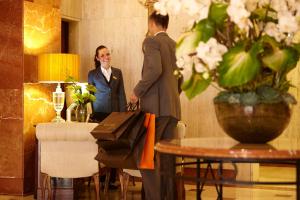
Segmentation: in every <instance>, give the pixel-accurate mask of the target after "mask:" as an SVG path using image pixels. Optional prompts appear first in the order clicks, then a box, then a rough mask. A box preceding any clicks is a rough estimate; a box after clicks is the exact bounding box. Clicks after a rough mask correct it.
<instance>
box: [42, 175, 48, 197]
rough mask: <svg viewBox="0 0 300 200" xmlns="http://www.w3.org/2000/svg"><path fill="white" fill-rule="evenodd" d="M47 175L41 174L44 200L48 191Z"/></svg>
mask: <svg viewBox="0 0 300 200" xmlns="http://www.w3.org/2000/svg"><path fill="white" fill-rule="evenodd" d="M47 176H48V175H47V174H44V173H41V175H40V177H41V193H42V194H41V195H42V200H45V191H46V182H47Z"/></svg>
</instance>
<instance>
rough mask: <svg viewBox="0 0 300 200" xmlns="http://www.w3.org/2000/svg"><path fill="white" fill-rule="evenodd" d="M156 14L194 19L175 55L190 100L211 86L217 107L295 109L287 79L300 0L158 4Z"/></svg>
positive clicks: (167, 0)
mask: <svg viewBox="0 0 300 200" xmlns="http://www.w3.org/2000/svg"><path fill="white" fill-rule="evenodd" d="M154 8H155V9H156V11H157V12H159V13H160V14H162V15H166V14H172V15H176V14H178V13H179V12H186V13H187V14H188V15H189V16H190V17H191V22H192V23H191V24H192V27H191V28H190V30H189V31H188V32H186V33H185V34H183V36H182V37H181V38H180V39H179V41H178V43H177V52H176V56H177V65H178V67H179V69H180V70H179V71H178V73H177V74H179V75H182V76H184V79H185V82H184V84H183V85H182V89H183V90H184V91H185V93H186V95H187V97H188V98H189V99H192V98H193V97H195V96H196V95H198V94H200V93H201V92H203V91H204V90H205V89H206V88H207V87H208V86H209V85H211V84H212V85H213V86H215V87H216V88H218V89H220V91H221V92H220V93H219V95H218V96H217V97H216V98H215V101H218V100H219V101H226V102H232V103H242V104H246V105H249V104H250V105H254V104H257V103H261V102H266V103H268V102H281V101H283V102H286V103H287V104H290V103H296V100H295V99H294V98H293V96H292V95H290V94H289V93H288V89H289V87H290V86H291V84H290V82H289V81H288V80H287V74H288V72H290V71H291V70H292V69H293V68H295V67H296V65H297V62H298V59H299V53H300V44H299V43H298V42H297V40H296V39H295V38H296V35H297V33H298V31H299V19H300V0H159V1H158V2H157V3H155V4H154ZM215 83H217V84H215Z"/></svg>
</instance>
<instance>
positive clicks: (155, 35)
mask: <svg viewBox="0 0 300 200" xmlns="http://www.w3.org/2000/svg"><path fill="white" fill-rule="evenodd" d="M165 32H166V31H158V32H157V33H155V34H154V36H157V35H158V34H160V33H165Z"/></svg>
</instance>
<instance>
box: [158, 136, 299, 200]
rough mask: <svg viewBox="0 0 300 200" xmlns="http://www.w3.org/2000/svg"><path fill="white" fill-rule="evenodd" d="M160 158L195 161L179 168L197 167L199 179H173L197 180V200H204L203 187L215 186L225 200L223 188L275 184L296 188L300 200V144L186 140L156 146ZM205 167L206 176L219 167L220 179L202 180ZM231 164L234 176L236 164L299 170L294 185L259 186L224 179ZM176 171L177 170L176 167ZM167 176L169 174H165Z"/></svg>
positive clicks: (292, 141) (250, 182) (297, 141)
mask: <svg viewBox="0 0 300 200" xmlns="http://www.w3.org/2000/svg"><path fill="white" fill-rule="evenodd" d="M155 149H156V151H157V152H158V153H159V154H167V155H170V156H174V157H184V158H194V159H195V162H185V163H177V164H176V165H177V166H178V165H181V166H186V165H195V166H196V169H197V176H196V177H186V176H184V175H183V176H181V177H178V174H177V177H176V176H175V174H172V177H176V178H180V179H183V180H194V181H195V182H196V183H197V193H196V195H197V199H201V192H202V189H203V186H204V183H213V184H215V185H216V191H217V193H218V199H223V185H224V184H264V185H265V184H270V185H271V184H272V185H296V192H297V200H300V140H298V139H297V138H295V139H277V140H274V141H272V142H270V143H267V144H241V143H238V142H236V141H234V140H232V139H230V138H185V139H176V140H165V141H160V142H159V143H157V145H156V147H155ZM203 163H206V164H208V167H207V168H206V172H205V174H206V175H207V173H209V172H210V171H211V172H212V170H211V163H218V166H219V167H218V172H219V173H218V174H219V176H218V177H215V176H213V173H212V178H210V179H208V178H207V176H206V175H204V177H203V178H202V177H201V178H200V165H201V164H203ZM224 163H232V165H233V166H234V170H235V174H237V173H238V169H237V167H236V163H280V164H292V165H295V166H296V180H295V181H293V182H275V181H272V182H257V181H239V180H236V179H235V177H232V178H225V177H223V176H222V172H223V164H224ZM174 167H176V166H174ZM162 174H163V175H168V176H170V174H168V172H162Z"/></svg>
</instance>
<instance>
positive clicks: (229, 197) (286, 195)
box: [0, 183, 296, 200]
mask: <svg viewBox="0 0 300 200" xmlns="http://www.w3.org/2000/svg"><path fill="white" fill-rule="evenodd" d="M185 189H186V199H187V200H193V199H195V195H196V191H195V186H192V185H187V186H186V188H185ZM216 197H217V196H216V191H215V188H214V187H212V186H207V187H205V190H204V192H203V195H202V199H203V200H216ZM94 199H95V195H94V190H93V188H88V187H86V188H85V190H84V191H82V192H81V193H80V195H79V198H78V200H94ZM108 199H109V200H119V199H120V195H119V191H112V192H110V193H109V198H108ZM127 199H128V200H140V199H141V197H140V184H139V183H137V185H136V186H135V187H133V186H130V187H129V192H128V193H127ZM248 199H249V200H293V199H296V195H295V189H293V188H284V187H279V188H278V187H253V188H249V187H244V188H242V187H225V188H224V200H248ZM0 200H33V196H27V197H14V196H0Z"/></svg>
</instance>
